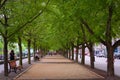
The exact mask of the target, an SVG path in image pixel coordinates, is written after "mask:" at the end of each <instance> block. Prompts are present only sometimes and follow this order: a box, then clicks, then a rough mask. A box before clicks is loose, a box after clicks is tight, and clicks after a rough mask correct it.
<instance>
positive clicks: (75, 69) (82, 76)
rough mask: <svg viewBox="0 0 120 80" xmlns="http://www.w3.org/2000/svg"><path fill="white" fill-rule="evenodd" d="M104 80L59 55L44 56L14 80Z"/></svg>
mask: <svg viewBox="0 0 120 80" xmlns="http://www.w3.org/2000/svg"><path fill="white" fill-rule="evenodd" d="M26 79H27V80H47V79H49V80H56V79H57V80H61V79H62V80H63V79H64V80H75V79H76V80H104V78H103V77H102V76H100V75H98V74H97V73H95V72H92V71H90V70H89V69H87V68H85V67H84V66H82V65H80V64H78V63H75V62H73V61H71V60H69V59H66V58H64V57H63V56H60V55H55V56H46V57H45V58H43V59H42V60H41V61H38V62H36V63H34V64H32V65H31V66H30V67H29V68H28V69H27V70H26V71H24V72H23V73H21V74H19V75H18V76H16V77H15V78H14V80H26Z"/></svg>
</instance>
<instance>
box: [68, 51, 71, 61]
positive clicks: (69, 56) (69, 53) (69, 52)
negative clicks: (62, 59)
mask: <svg viewBox="0 0 120 80" xmlns="http://www.w3.org/2000/svg"><path fill="white" fill-rule="evenodd" d="M68 54H69V59H70V57H71V53H70V49H69V50H68Z"/></svg>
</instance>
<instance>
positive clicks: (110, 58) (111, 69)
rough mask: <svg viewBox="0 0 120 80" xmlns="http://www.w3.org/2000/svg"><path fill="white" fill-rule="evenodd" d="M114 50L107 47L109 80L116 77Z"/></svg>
mask: <svg viewBox="0 0 120 80" xmlns="http://www.w3.org/2000/svg"><path fill="white" fill-rule="evenodd" d="M113 54H114V52H113V48H112V47H111V46H110V45H108V46H107V75H108V77H109V78H111V77H114V58H113Z"/></svg>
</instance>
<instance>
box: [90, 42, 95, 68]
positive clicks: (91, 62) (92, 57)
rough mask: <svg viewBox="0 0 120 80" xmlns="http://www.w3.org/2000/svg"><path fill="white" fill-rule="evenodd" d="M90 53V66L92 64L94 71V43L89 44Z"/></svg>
mask: <svg viewBox="0 0 120 80" xmlns="http://www.w3.org/2000/svg"><path fill="white" fill-rule="evenodd" d="M89 51H90V64H91V68H93V69H94V61H95V57H94V50H93V44H92V43H90V44H89Z"/></svg>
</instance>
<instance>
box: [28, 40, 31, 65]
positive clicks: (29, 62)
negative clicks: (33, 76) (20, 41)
mask: <svg viewBox="0 0 120 80" xmlns="http://www.w3.org/2000/svg"><path fill="white" fill-rule="evenodd" d="M30 44H31V40H30V39H29V40H28V64H31V55H30Z"/></svg>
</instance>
